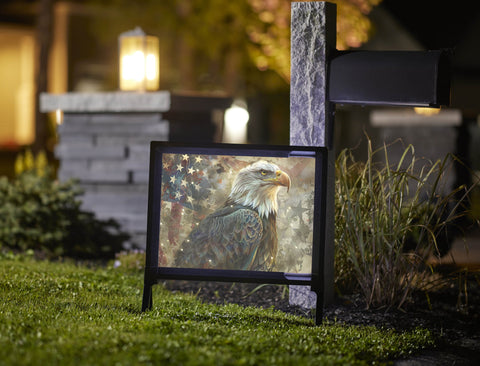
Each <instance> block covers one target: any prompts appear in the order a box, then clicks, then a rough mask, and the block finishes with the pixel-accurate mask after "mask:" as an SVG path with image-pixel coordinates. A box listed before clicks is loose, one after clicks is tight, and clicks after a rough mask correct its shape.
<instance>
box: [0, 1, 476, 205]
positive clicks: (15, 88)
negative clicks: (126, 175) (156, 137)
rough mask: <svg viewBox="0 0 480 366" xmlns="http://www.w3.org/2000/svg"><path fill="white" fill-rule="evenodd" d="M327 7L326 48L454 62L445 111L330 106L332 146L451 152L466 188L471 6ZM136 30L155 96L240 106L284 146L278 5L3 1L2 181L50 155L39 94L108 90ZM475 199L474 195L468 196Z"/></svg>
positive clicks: (286, 28) (50, 137) (262, 136)
mask: <svg viewBox="0 0 480 366" xmlns="http://www.w3.org/2000/svg"><path fill="white" fill-rule="evenodd" d="M332 2H335V3H337V4H338V10H337V13H338V14H337V33H338V34H337V49H340V50H345V49H368V50H427V49H449V50H451V51H452V63H453V71H452V72H453V73H452V78H453V79H452V94H451V106H450V107H449V108H443V109H442V110H440V111H439V110H436V111H431V114H429V115H426V114H425V111H414V110H413V109H406V108H389V107H381V108H380V107H362V106H347V105H344V106H343V105H337V115H336V126H335V139H336V141H335V143H336V148H337V151H339V150H340V149H342V148H344V147H349V148H356V147H358V149H357V150H358V155H359V158H362V154H364V153H365V152H364V151H365V149H362V144H363V143H364V141H365V133H367V134H368V135H369V136H370V137H371V138H372V139H373V141H375V143H376V144H378V145H381V144H383V142H384V141H387V142H391V141H393V140H395V139H397V138H402V141H403V142H404V144H409V143H413V144H414V145H415V146H416V149H417V150H416V152H417V154H420V155H422V156H425V157H426V158H429V159H439V158H440V159H441V158H443V157H444V155H445V154H446V153H454V154H456V155H457V156H458V157H459V158H460V159H461V160H462V161H463V162H464V164H465V166H464V167H463V168H462V167H461V168H458V169H457V171H456V174H455V176H454V178H453V180H455V181H456V182H457V183H472V179H473V178H472V172H478V171H480V151H479V146H480V127H479V126H480V119H479V114H480V100H479V99H480V97H479V96H480V50H479V47H478V39H479V38H480V13H479V11H478V7H477V6H476V4H475V2H471V1H467V0H458V1H456V2H455V3H451V4H449V5H448V6H439V5H438V2H436V1H433V0H423V1H415V0H383V1H382V0H338V1H332ZM136 26H140V27H142V29H143V30H145V31H146V32H147V33H148V34H152V35H155V36H157V37H159V40H160V90H168V91H170V92H172V93H179V94H187V95H196V94H198V95H204V94H208V95H215V96H228V97H232V98H235V99H239V100H241V101H242V103H243V105H244V106H246V108H247V109H248V112H249V120H248V131H247V141H248V142H249V143H262V144H288V142H289V72H290V63H289V62H290V50H289V44H290V1H289V0H229V1H224V0H170V1H159V0H145V1H130V0H85V1H81V0H77V1H73V0H72V1H60V0H57V1H55V0H2V1H1V2H0V110H1V113H0V174H1V175H7V176H12V175H13V165H14V160H15V156H16V155H17V154H18V152H20V151H22V150H23V149H25V147H30V146H31V147H33V149H34V150H36V151H38V150H45V151H47V153H48V155H49V157H50V158H51V159H53V156H54V155H53V151H54V148H55V145H56V144H57V135H56V126H55V121H54V119H53V118H52V116H50V115H48V114H44V113H40V112H39V108H38V95H39V93H41V92H48V93H55V94H58V93H66V92H79V93H80V92H102V91H116V90H118V74H119V61H118V59H119V57H118V36H119V35H120V34H121V33H122V32H125V31H127V30H131V29H134V28H135V27H136ZM419 113H420V114H419ZM473 180H474V179H473ZM476 192H478V189H477V191H476ZM479 196H480V195H479V194H478V193H475V192H474V201H475V200H476V202H478V201H479V198H478V197H479ZM475 197H476V198H475ZM477 205H478V204H477ZM475 207H477V206H475ZM476 210H478V207H477V208H476Z"/></svg>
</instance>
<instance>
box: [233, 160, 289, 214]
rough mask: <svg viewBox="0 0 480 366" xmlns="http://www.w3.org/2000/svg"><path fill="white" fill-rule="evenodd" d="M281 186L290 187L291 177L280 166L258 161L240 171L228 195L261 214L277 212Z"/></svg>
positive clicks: (234, 200) (237, 202) (236, 201)
mask: <svg viewBox="0 0 480 366" xmlns="http://www.w3.org/2000/svg"><path fill="white" fill-rule="evenodd" d="M280 187H286V188H287V190H289V189H290V177H289V176H288V174H287V173H285V172H283V171H282V170H280V168H279V167H278V166H276V165H275V164H272V163H268V162H266V161H263V160H262V161H257V162H256V163H254V164H251V165H249V166H247V167H245V168H243V169H242V170H240V172H239V173H238V175H237V177H236V178H235V181H234V182H233V187H232V191H231V192H230V195H229V196H228V198H229V201H230V202H232V201H233V202H235V203H236V204H240V205H244V206H248V207H251V208H253V209H255V210H257V211H258V213H259V215H260V216H264V217H268V216H269V215H270V214H276V213H277V209H278V203H277V193H278V190H279V189H280Z"/></svg>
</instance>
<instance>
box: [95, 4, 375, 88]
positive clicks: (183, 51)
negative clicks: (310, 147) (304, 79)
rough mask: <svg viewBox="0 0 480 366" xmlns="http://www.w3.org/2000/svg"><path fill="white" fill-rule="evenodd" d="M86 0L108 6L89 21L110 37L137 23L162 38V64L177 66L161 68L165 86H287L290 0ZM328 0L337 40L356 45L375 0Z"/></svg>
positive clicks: (364, 33)
mask: <svg viewBox="0 0 480 366" xmlns="http://www.w3.org/2000/svg"><path fill="white" fill-rule="evenodd" d="M90 1H91V2H93V3H94V4H96V5H99V4H100V5H102V6H106V7H108V8H109V9H114V10H113V11H110V12H109V14H110V18H104V17H102V19H101V20H100V21H99V22H97V29H99V30H100V32H101V33H102V34H103V35H104V36H106V37H108V38H109V39H110V40H111V38H112V37H115V36H116V35H118V34H119V33H120V32H121V31H124V30H126V29H133V28H134V27H135V26H136V25H138V24H141V25H142V27H144V28H145V29H146V30H147V31H149V32H151V33H155V34H157V35H159V36H160V37H161V38H162V45H163V47H162V55H161V58H163V59H162V61H161V62H162V65H164V66H166V68H167V69H168V65H172V67H173V66H174V67H173V68H174V69H177V70H178V71H179V72H174V71H173V72H170V73H169V75H168V76H164V78H165V79H166V83H167V84H169V85H172V86H173V88H175V85H177V86H179V87H180V88H182V89H190V90H199V89H200V90H202V89H207V90H218V89H220V90H223V91H226V92H227V93H229V94H232V95H238V94H239V93H240V94H242V93H243V94H245V93H246V92H247V91H248V90H249V89H250V88H251V89H253V90H261V89H267V90H274V89H278V88H280V89H282V88H283V89H285V88H286V87H287V86H288V83H289V78H290V7H291V1H290V0H231V1H224V0H170V1H157V0H145V1H142V2H133V1H129V0H90ZM332 1H333V2H335V3H337V4H338V17H337V32H338V37H337V39H338V41H337V48H338V49H346V48H350V47H358V46H360V45H361V44H362V43H364V42H365V41H366V40H367V39H368V37H369V35H370V32H371V30H372V25H371V23H370V21H369V19H368V14H369V12H370V11H371V9H372V8H373V7H374V6H375V5H377V4H379V3H380V2H381V0H332ZM106 19H107V21H106ZM119 26H120V27H123V29H121V30H120V29H119ZM163 69H164V67H163V66H162V70H163Z"/></svg>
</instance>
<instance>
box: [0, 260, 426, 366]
mask: <svg viewBox="0 0 480 366" xmlns="http://www.w3.org/2000/svg"><path fill="white" fill-rule="evenodd" d="M142 288H143V275H142V274H141V273H139V272H136V273H133V272H130V273H128V272H125V271H121V270H119V269H113V268H106V269H105V268H102V269H94V270H93V269H89V268H87V267H83V266H77V265H75V264H71V263H51V262H43V261H34V260H31V259H28V258H23V257H7V256H3V257H2V256H1V254H0V365H2V366H3V365H62V366H64V365H137V364H140V365H142V364H146V365H149V364H155V365H161V364H162V365H163V364H175V365H324V364H328V365H333V364H338V365H346V364H351V365H370V364H383V363H386V362H388V360H392V359H395V358H399V357H405V356H407V355H409V354H410V353H412V352H415V351H416V350H419V349H421V348H424V347H429V346H431V345H433V343H434V340H433V337H432V335H431V334H430V333H429V332H428V331H426V330H421V329H418V330H416V331H413V332H409V333H396V332H394V331H391V330H382V329H377V328H374V327H356V326H345V325H340V324H335V323H334V322H325V323H324V324H323V325H322V326H320V327H315V326H314V325H313V322H312V321H311V320H308V319H304V318H302V317H296V316H292V315H286V314H284V313H282V312H279V311H274V310H262V309H257V308H242V307H240V306H237V305H224V306H216V305H211V304H204V303H201V302H200V301H199V300H198V299H196V298H195V297H194V296H192V295H181V294H172V293H170V292H168V291H166V290H164V289H163V288H162V286H160V285H158V286H156V287H154V299H153V305H154V306H153V310H152V311H149V312H146V313H141V312H140V306H141V296H142Z"/></svg>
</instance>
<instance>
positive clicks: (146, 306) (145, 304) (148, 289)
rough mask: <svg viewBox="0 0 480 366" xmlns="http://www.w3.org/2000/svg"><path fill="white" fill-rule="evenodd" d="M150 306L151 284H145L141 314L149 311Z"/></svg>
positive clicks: (151, 304) (151, 301)
mask: <svg viewBox="0 0 480 366" xmlns="http://www.w3.org/2000/svg"><path fill="white" fill-rule="evenodd" d="M152 306H153V300H152V284H151V283H147V282H145V285H144V286H143V300H142V312H143V311H145V310H151V309H152Z"/></svg>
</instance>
